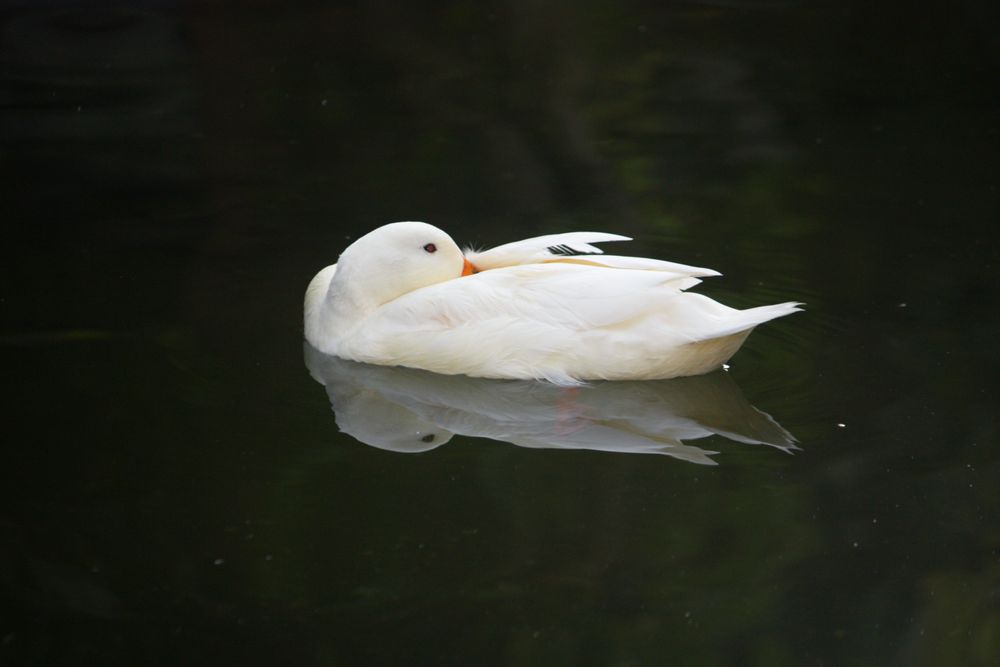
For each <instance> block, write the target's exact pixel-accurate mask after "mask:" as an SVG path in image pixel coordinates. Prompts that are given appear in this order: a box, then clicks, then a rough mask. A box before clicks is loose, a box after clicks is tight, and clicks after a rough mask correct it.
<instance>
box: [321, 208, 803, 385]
mask: <svg viewBox="0 0 1000 667" xmlns="http://www.w3.org/2000/svg"><path fill="white" fill-rule="evenodd" d="M624 240H628V238H627V237H624V236H618V235H615V234H606V233H600V232H572V233H568V234H553V235H549V236H541V237H537V238H532V239H526V240H524V241H518V242H515V243H509V244H506V245H502V246H498V247H496V248H493V249H490V250H486V251H484V252H478V253H477V252H468V253H467V254H465V255H463V253H462V251H461V250H460V249H459V248H458V246H457V245H456V244H455V242H454V241H453V240H452V239H451V237H449V236H448V235H447V234H445V233H444V232H443V231H441V230H440V229H438V228H436V227H433V226H431V225H428V224H426V223H422V222H397V223H392V224H389V225H385V226H383V227H379V228H378V229H376V230H374V231H372V232H370V233H368V234H366V235H365V236H363V237H361V238H360V239H358V240H357V241H355V242H354V243H352V244H351V245H350V246H349V247H348V248H347V249H346V250H344V252H343V253H342V254H341V256H340V260H339V262H338V263H337V264H335V265H332V266H328V267H326V268H325V269H323V270H322V271H320V272H319V273H318V274H317V275H316V277H315V278H313V280H312V282H311V283H310V284H309V287H308V289H307V290H306V298H305V336H306V340H308V341H309V343H310V344H312V345H313V346H314V347H315V348H317V349H318V350H320V351H321V352H324V353H326V354H333V355H336V356H339V357H342V358H345V359H351V360H354V361H362V362H367V363H373V364H380V365H388V366H408V367H411V368H421V369H424V370H429V371H434V372H437V373H444V374H448V375H456V374H461V375H470V376H474V377H486V378H510V379H546V380H550V381H552V382H555V383H558V384H573V383H578V382H580V381H585V380H599V379H605V380H646V379H658V378H671V377H678V376H685V375H700V374H702V373H707V372H709V371H711V370H714V369H716V368H718V367H719V366H720V365H722V364H723V363H724V362H725V361H727V360H728V359H729V358H730V357H731V356H732V355H733V354H734V353H735V352H736V350H738V349H739V347H740V345H741V344H742V343H743V341H744V340H745V339H746V337H747V335H749V333H750V331H751V330H752V329H753V328H754V327H755V326H757V325H758V324H761V323H763V322H766V321H768V320H771V319H774V318H776V317H781V316H783V315H788V314H790V313H793V312H796V311H798V310H799V308H798V306H799V305H800V304H797V303H791V302H789V303H782V304H777V305H772V306H761V307H758V308H750V309H747V310H737V309H734V308H730V307H728V306H724V305H723V304H721V303H718V302H716V301H713V300H712V299H709V298H708V297H706V296H703V295H700V294H693V293H689V292H685V290H687V289H688V288H690V287H692V286H694V285H696V284H698V283H699V282H700V280H699V279H700V278H702V277H706V276H715V275H719V274H718V272H716V271H713V270H711V269H703V268H698V267H693V266H686V265H683V264H675V263H672V262H664V261H661V260H656V259H648V258H642V257H620V256H613V255H603V254H600V253H601V251H600V250H599V249H598V248H597V247H595V246H593V245H591V244H592V243H600V242H605V241H624ZM470 265H471V266H470ZM472 267H474V269H475V270H477V271H478V273H473V274H472V275H465V274H467V273H468V271H469V269H470V268H472Z"/></svg>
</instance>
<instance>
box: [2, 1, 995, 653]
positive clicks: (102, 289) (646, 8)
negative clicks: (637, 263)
mask: <svg viewBox="0 0 1000 667" xmlns="http://www.w3.org/2000/svg"><path fill="white" fill-rule="evenodd" d="M5 6H6V7H7V9H5V10H3V11H2V12H0V30H2V43H3V50H2V52H0V63H2V70H0V71H2V89H0V92H2V98H0V99H2V102H3V106H2V111H0V133H2V135H0V139H2V153H0V155H2V158H0V159H2V162H0V164H2V166H3V170H4V176H3V197H2V201H3V209H4V216H3V217H4V220H5V221H6V223H7V224H6V225H5V230H6V231H5V232H4V236H5V239H6V240H5V242H4V248H5V252H4V256H5V259H4V262H3V267H2V276H3V280H2V283H0V285H2V289H0V313H2V318H3V319H2V329H0V355H2V363H3V369H4V374H3V375H4V378H5V383H4V385H5V387H6V396H5V400H4V405H5V407H6V410H5V412H6V414H5V418H4V423H5V426H6V428H5V429H4V430H5V432H6V434H7V435H6V437H5V438H4V445H3V465H2V486H0V494H2V503H0V599H2V606H0V663H4V664H172V665H177V664H193V663H202V662H205V663H207V662H212V663H215V664H220V663H221V664H233V663H235V662H237V661H239V662H243V663H254V664H296V665H305V664H331V665H370V664H391V665H402V664H419V665H440V664H455V665H477V664H502V665H652V664H692V665H737V664H739V665H892V664H898V665H996V664H998V663H1000V483H998V482H1000V433H998V411H997V405H998V393H1000V392H998V389H1000V382H998V380H997V374H998V372H1000V364H998V361H1000V356H998V346H997V344H996V343H997V334H998V332H1000V321H998V315H997V313H998V312H1000V285H998V279H997V269H998V254H1000V252H998V249H997V241H998V231H997V229H998V223H1000V219H998V218H1000V216H998V213H1000V206H998V203H1000V201H998V193H997V186H998V173H1000V159H998V158H1000V153H998V144H1000V133H998V127H1000V115H998V111H1000V104H998V95H997V93H998V82H1000V76H998V74H1000V72H998V69H1000V68H998V65H1000V50H998V48H997V42H996V40H995V35H996V30H995V27H996V25H997V19H998V11H997V9H996V7H995V5H994V4H992V3H986V2H974V1H971V0H970V1H966V2H959V3H955V4H953V5H951V6H949V7H948V8H947V9H946V8H945V7H943V6H942V7H939V8H937V9H935V10H933V11H931V10H926V11H924V10H920V9H914V8H912V7H908V8H906V9H901V7H900V6H899V5H894V4H893V3H882V4H881V5H875V6H873V5H871V4H870V3H861V2H847V3H811V2H748V3H737V2H686V3H673V4H666V3H653V2H624V3H610V2H609V3H597V4H588V5H586V6H584V5H579V4H576V3H555V4H546V5H544V6H537V5H535V4H533V3H523V2H510V3H486V4H481V3H472V2H469V3H453V4H449V5H447V6H441V7H439V8H436V9H433V10H427V9H421V10H418V9H416V8H413V7H411V6H410V5H409V4H406V3H393V2H390V3H382V4H380V5H379V6H378V7H377V8H375V7H371V6H369V5H366V4H362V3H345V4H341V5H329V6H325V5H321V4H319V3H305V4H300V5H298V6H297V7H295V8H292V5H290V4H288V3H279V2H257V3H249V4H248V5H240V6H237V5H236V4H235V3H234V4H226V3H207V4H199V3H192V4H190V5H180V6H175V5H174V4H173V3H169V2H145V3H135V4H133V5H131V6H129V7H128V8H120V7H119V8H117V9H101V10H97V9H94V8H90V7H88V6H87V5H85V4H83V3H69V2H65V3H61V2H46V3H39V4H36V5H30V6H29V5H17V4H12V3H5ZM399 219H423V220H427V221H429V222H433V223H435V224H437V225H439V226H441V227H443V228H445V229H447V230H448V231H449V232H451V233H452V234H453V236H454V237H455V238H456V239H457V240H458V241H459V242H460V243H463V244H464V243H473V244H477V245H482V246H487V245H492V244H496V243H500V242H506V241H510V240H515V239H519V238H524V237H527V236H531V235H535V234H540V233H552V232H558V231H569V230H576V229H599V230H606V231H612V232H618V233H624V234H628V235H631V236H634V237H636V241H634V242H633V243H631V244H629V245H630V247H629V248H628V250H627V251H628V252H630V253H634V254H639V255H647V256H655V257H662V258H667V259H672V260H675V261H681V262H686V263H692V264H697V265H704V266H710V267H713V268H716V269H719V270H720V271H722V272H723V274H724V277H723V278H717V279H713V280H711V281H709V282H708V284H706V285H704V286H703V288H700V289H701V291H703V292H704V293H707V294H710V295H712V296H714V297H716V298H718V299H720V300H722V301H724V302H726V303H729V304H731V305H735V306H741V307H742V306H749V305H757V304H763V303H771V302H777V301H785V300H801V301H805V302H807V304H808V306H807V311H806V312H805V313H803V314H798V315H795V316H794V317H791V318H787V319H783V320H780V321H778V322H775V323H772V324H769V325H766V326H764V327H761V328H760V329H759V330H758V331H757V332H755V333H754V334H753V335H752V336H751V338H750V339H749V341H748V343H747V344H746V346H745V347H744V349H743V350H742V351H741V352H740V353H739V354H738V355H737V356H736V357H735V358H734V360H733V362H732V368H731V370H730V371H729V373H728V374H722V375H716V376H709V377H708V378H702V379H695V380H692V381H681V382H680V383H673V384H671V383H665V384H664V383H651V384H650V386H648V387H642V386H640V387H635V386H632V387H629V386H625V387H617V388H611V389H605V388H600V387H595V388H584V389H583V390H581V392H583V393H582V394H579V395H577V396H575V397H574V396H569V397H567V396H566V395H565V394H560V393H559V392H555V391H554V390H553V389H552V388H551V387H544V386H543V387H535V388H534V389H532V388H531V387H526V388H522V389H521V390H519V391H515V392H508V393H507V394H505V393H504V391H505V389H504V388H503V387H504V385H503V383H499V384H498V383H488V382H478V381H473V382H472V383H471V384H465V385H463V384H459V385H454V384H448V383H445V384H443V385H441V384H435V382H436V380H434V379H433V378H431V379H428V378H421V377H416V378H414V377H411V376H410V375H407V374H403V375H399V374H397V375H393V374H391V373H389V374H388V375H387V374H386V373H385V372H378V371H385V369H377V370H376V371H373V372H371V373H368V372H367V371H365V370H364V369H362V370H361V371H357V369H356V368H355V369H354V370H353V371H352V370H351V369H350V368H349V369H348V370H346V371H345V370H344V369H342V368H341V369H339V371H338V369H337V368H332V370H331V367H330V366H323V365H322V363H321V364H320V365H319V366H316V365H315V364H310V366H309V367H307V364H306V363H304V360H303V348H302V333H301V297H302V292H303V290H304V288H305V285H306V283H307V282H308V281H309V279H310V278H311V277H312V275H313V273H314V272H315V271H316V270H318V269H319V268H320V267H322V266H324V265H325V264H328V263H330V262H332V261H333V260H335V258H336V256H337V254H338V253H339V251H340V250H341V249H342V248H343V247H344V246H345V245H346V243H347V242H348V240H349V239H352V238H356V237H357V236H358V235H360V234H362V233H364V232H366V231H368V230H369V229H371V228H373V227H375V226H378V225H380V224H383V223H385V222H389V221H392V220H399ZM306 356H307V357H308V353H307V355H306ZM327 371H329V372H332V373H333V374H334V377H335V378H339V379H338V380H335V381H334V382H332V383H331V384H330V386H328V387H327V388H326V389H324V387H322V386H321V385H320V384H318V383H317V382H316V381H315V380H314V379H313V377H311V375H310V373H312V374H313V375H316V376H317V377H319V378H320V379H323V378H324V375H323V373H325V372H327ZM354 371H357V372H354ZM338 373H339V375H338ZM418 375H419V374H418ZM338 382H339V384H338ZM684 382H689V383H690V384H687V385H685V384H683V383H684ZM351 383H355V384H351ZM328 391H329V395H328V393H327V392H328ZM337 392H342V393H341V394H340V395H341V405H342V406H348V407H345V408H343V409H341V410H340V412H339V413H338V414H337V415H336V416H335V415H334V414H333V413H332V412H331V410H330V396H333V397H334V400H335V401H336V400H337V395H338V394H337ZM352 392H353V393H352ZM588 392H589V393H588ZM601 392H609V393H601ZM344 396H348V397H349V396H354V397H359V396H360V397H361V399H363V400H361V399H359V400H358V401H355V402H354V403H352V402H351V401H350V400H349V399H348V398H344ZM505 401H506V402H505ZM587 401H590V403H589V405H591V406H593V410H595V411H601V410H606V411H607V414H606V415H604V413H601V414H602V415H604V416H605V417H607V419H608V420H609V421H608V422H607V423H605V422H600V423H598V422H588V423H587V424H583V425H582V426H583V427H585V428H583V431H582V432H583V433H584V434H585V435H586V438H589V439H588V440H587V443H588V444H590V445H592V447H591V448H590V449H579V448H574V447H578V446H580V442H579V441H573V438H574V437H578V435H577V434H579V433H580V432H581V430H580V429H578V428H576V427H577V426H580V424H578V423H576V422H573V423H574V424H575V426H574V427H573V428H566V427H565V424H566V420H567V419H569V420H572V419H575V418H576V417H578V416H579V415H580V414H581V411H580V410H578V409H577V408H578V407H579V406H580V405H584V404H587ZM765 413H766V414H765ZM497 415H500V417H498V416H497ZM608 415H610V416H608ZM767 415H770V417H771V418H773V421H772V420H771V419H769V418H768V417H767ZM414 420H416V421H414ZM644 420H645V421H644ZM656 420H667V421H670V420H672V421H671V422H670V423H671V428H676V429H677V430H675V431H670V437H671V438H673V439H672V440H669V442H667V440H666V438H665V439H664V442H662V443H660V444H662V445H663V447H665V448H666V449H667V450H669V451H668V452H667V453H669V454H670V455H668V456H658V455H648V454H640V453H635V451H636V448H638V450H642V448H643V446H645V445H643V444H642V443H638V444H636V443H633V445H634V447H632V449H629V448H628V447H622V448H620V449H625V450H628V451H617V452H616V451H594V449H601V448H602V446H603V445H608V444H609V443H612V444H613V443H615V442H618V441H619V440H618V439H616V437H613V436H614V433H613V432H612V433H611V434H610V435H608V437H606V438H605V437H604V435H603V434H605V433H607V431H602V432H596V431H594V430H593V429H595V428H598V427H601V428H606V429H610V430H611V431H614V430H615V429H617V433H618V434H619V436H618V437H620V434H621V433H622V432H628V433H631V434H632V435H633V436H635V437H639V438H640V439H641V437H642V434H643V433H645V432H644V431H642V429H643V428H652V427H650V423H651V422H655V421H656ZM338 422H339V423H340V427H341V428H344V430H345V431H348V432H352V433H354V434H355V435H358V436H359V437H361V439H362V440H365V439H366V438H367V441H368V442H369V444H374V445H376V446H367V445H365V444H362V443H361V442H359V440H357V439H355V438H353V437H351V436H350V435H347V434H345V433H341V432H340V431H339V430H338ZM416 422H419V424H418V426H414V424H415V423H416ZM608 424H610V426H609V425H608ZM397 426H398V428H397ZM407 429H411V430H413V429H415V430H413V433H417V432H419V433H418V434H419V435H420V438H423V437H425V436H426V435H428V434H433V435H434V439H433V441H432V442H431V443H425V442H424V441H423V440H420V444H417V443H415V442H414V441H413V438H412V437H410V438H409V440H407V439H406V438H403V439H402V440H403V441H405V443H404V444H399V443H400V442H401V441H400V440H399V439H397V438H396V434H397V433H404V434H406V433H411V430H407ZM421 429H423V430H421ZM574 429H575V430H574ZM587 429H591V430H590V431H587ZM636 433H638V435H636ZM681 436H683V437H681ZM790 436H794V438H795V439H796V440H797V442H798V445H797V446H798V447H799V449H798V450H793V449H791V440H789V439H788V437H790ZM579 437H580V438H582V437H584V436H579ZM741 440H742V441H741ZM748 440H749V441H753V440H757V441H760V442H765V443H770V444H771V445H774V446H767V445H753V444H749V443H748V442H747V441H748ZM569 441H572V442H570V444H569V445H567V442H569ZM394 443H395V444H394ZM387 444H388V445H389V446H388V447H387V446H386V445H387ZM647 444H648V443H647ZM379 445H381V446H382V448H379ZM517 445H521V446H517ZM407 447H410V449H411V450H413V449H426V450H427V451H424V452H422V453H412V451H411V453H399V452H398V451H391V450H392V449H393V448H395V449H397V450H398V449H406V448H407ZM546 447H548V448H546ZM552 447H555V448H552ZM603 448H605V449H614V448H615V447H614V446H606V447H603ZM387 449H388V450H390V451H387ZM784 450H788V451H791V452H792V453H791V454H789V453H786V451H784ZM706 451H712V452H717V454H714V455H711V456H710V457H709V456H708V455H707V454H706V453H705V452H706ZM678 453H680V454H679V455H678ZM703 459H708V460H710V461H711V460H714V461H715V462H716V463H718V464H719V465H715V466H709V465H699V464H698V463H702V464H703V463H705V462H706V461H705V460H703ZM692 461H694V463H692Z"/></svg>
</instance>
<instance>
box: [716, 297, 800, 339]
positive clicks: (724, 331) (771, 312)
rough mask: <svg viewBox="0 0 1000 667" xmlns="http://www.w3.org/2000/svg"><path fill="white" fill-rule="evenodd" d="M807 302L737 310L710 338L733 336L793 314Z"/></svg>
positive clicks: (790, 302) (791, 302)
mask: <svg viewBox="0 0 1000 667" xmlns="http://www.w3.org/2000/svg"><path fill="white" fill-rule="evenodd" d="M803 305H805V304H802V303H798V302H796V301H788V302H786V303H776V304H773V305H770V306H757V307H756V308H747V309H746V310H740V311H738V312H736V313H735V314H734V315H733V316H732V317H728V318H726V320H725V322H722V323H720V324H721V326H720V327H719V328H718V329H716V330H714V331H713V332H712V335H711V336H710V338H722V337H724V336H731V335H733V334H737V333H740V332H743V331H749V330H750V329H753V328H754V327H755V326H757V325H758V324H763V323H764V322H769V321H771V320H774V319H777V318H779V317H784V316H785V315H791V314H792V313H797V312H799V311H801V310H802V308H801V306H803Z"/></svg>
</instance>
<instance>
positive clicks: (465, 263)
mask: <svg viewBox="0 0 1000 667" xmlns="http://www.w3.org/2000/svg"><path fill="white" fill-rule="evenodd" d="M473 273H479V269H477V268H476V267H475V266H473V264H472V262H470V261H469V260H467V259H465V258H464V257H463V258H462V275H463V276H471V275H472V274H473Z"/></svg>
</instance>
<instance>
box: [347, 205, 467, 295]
mask: <svg viewBox="0 0 1000 667" xmlns="http://www.w3.org/2000/svg"><path fill="white" fill-rule="evenodd" d="M473 272H474V269H473V268H472V265H471V264H469V262H468V261H467V260H466V259H465V257H464V256H463V255H462V251H461V249H459V247H458V246H457V245H456V244H455V242H454V241H453V240H452V239H451V237H450V236H448V235H447V234H446V233H445V232H443V231H441V230H440V229H438V228H437V227H435V226H433V225H428V224H427V223H425V222H394V223H391V224H388V225H384V226H382V227H379V228H378V229H375V230H373V231H371V232H369V233H367V234H365V235H364V236H362V237H361V238H359V239H358V240H357V241H355V242H354V243H352V244H351V245H350V246H348V247H347V249H346V250H344V252H343V253H342V254H341V255H340V259H339V260H338V262H337V274H336V278H335V280H336V281H337V282H338V283H340V285H341V286H342V287H344V288H345V289H347V290H349V292H350V297H351V300H352V301H353V302H354V303H355V304H356V305H357V306H359V307H361V308H362V309H365V310H367V309H371V308H377V307H378V306H381V305H382V304H385V303H388V302H389V301H392V300H393V299H396V298H398V297H400V296H402V295H404V294H407V293H408V292H412V291H413V290H416V289H420V288H421V287H427V286H429V285H434V284H436V283H440V282H444V281H446V280H452V279H454V278H458V277H461V276H464V275H469V274H470V273H473ZM341 296H344V294H341Z"/></svg>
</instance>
